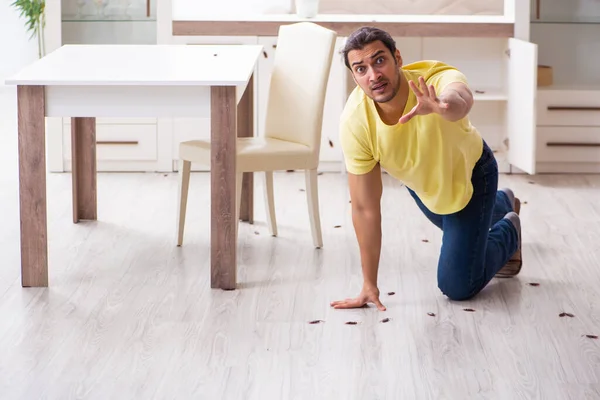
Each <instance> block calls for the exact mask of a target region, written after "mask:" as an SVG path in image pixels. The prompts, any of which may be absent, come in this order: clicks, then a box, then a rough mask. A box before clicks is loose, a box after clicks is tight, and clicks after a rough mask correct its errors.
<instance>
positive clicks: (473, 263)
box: [408, 141, 518, 300]
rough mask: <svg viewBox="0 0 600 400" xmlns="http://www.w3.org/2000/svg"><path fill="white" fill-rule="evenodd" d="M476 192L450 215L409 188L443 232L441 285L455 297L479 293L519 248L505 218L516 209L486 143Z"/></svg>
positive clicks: (475, 177)
mask: <svg viewBox="0 0 600 400" xmlns="http://www.w3.org/2000/svg"><path fill="white" fill-rule="evenodd" d="M471 182H472V184H473V196H472V198H471V200H470V201H469V203H468V204H467V206H466V207H465V208H463V209H462V210H460V211H458V212H456V213H454V214H450V215H438V214H434V213H432V212H431V211H429V210H428V209H427V207H425V205H424V204H423V203H422V202H421V200H420V199H419V197H418V196H417V195H416V193H415V192H413V191H412V190H411V189H410V188H409V189H408V191H409V193H410V194H411V196H412V197H413V198H414V199H415V201H416V202H417V205H418V206H419V208H420V209H421V211H423V213H424V214H425V216H426V217H427V218H428V219H429V220H430V221H431V222H432V223H434V224H435V225H436V226H437V227H438V228H440V229H441V230H442V232H443V236H442V248H441V252H440V258H439V262H438V272H437V280H438V287H439V288H440V290H441V291H442V293H444V294H445V295H446V296H448V297H449V298H450V299H452V300H467V299H470V298H471V297H473V296H475V295H476V294H477V293H479V292H480V291H481V290H482V289H483V288H484V287H485V286H486V285H487V284H488V283H489V282H490V280H491V279H492V278H493V277H494V275H495V274H496V273H497V272H498V271H499V270H500V269H501V268H502V267H503V266H504V264H506V262H507V261H508V260H509V259H510V258H511V256H512V255H513V254H514V253H515V251H517V246H518V233H517V230H516V229H515V227H514V225H513V224H512V223H511V222H510V221H509V220H507V219H504V216H505V215H506V214H507V213H508V212H510V211H513V209H512V205H511V203H510V200H509V199H508V197H507V196H506V194H505V193H504V192H501V191H498V190H497V189H498V164H497V162H496V158H495V157H494V153H493V152H492V151H491V150H490V148H489V147H488V145H487V144H486V143H485V141H484V142H483V152H482V155H481V158H480V159H479V161H478V162H477V163H476V165H475V167H474V168H473V175H472V178H471Z"/></svg>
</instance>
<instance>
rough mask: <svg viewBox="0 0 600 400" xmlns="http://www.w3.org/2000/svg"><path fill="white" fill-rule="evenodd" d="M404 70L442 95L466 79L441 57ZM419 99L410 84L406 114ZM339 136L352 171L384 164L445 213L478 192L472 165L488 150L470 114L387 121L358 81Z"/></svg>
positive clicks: (436, 210) (425, 201)
mask: <svg viewBox="0 0 600 400" xmlns="http://www.w3.org/2000/svg"><path fill="white" fill-rule="evenodd" d="M401 72H403V73H404V76H405V77H406V78H407V80H412V81H414V82H415V83H416V84H417V87H419V82H418V77H419V76H423V78H424V79H425V82H427V84H431V85H433V86H434V87H435V90H436V94H438V95H440V94H441V93H442V91H443V90H444V88H445V87H446V85H448V84H449V83H452V82H464V83H467V79H466V77H465V76H464V75H463V74H462V73H461V72H460V71H458V70H457V69H456V68H454V67H452V66H449V65H447V64H444V63H441V62H439V61H420V62H416V63H412V64H408V65H405V66H403V67H402V68H401ZM416 104H417V98H416V96H415V94H414V92H413V91H412V90H411V89H409V95H408V100H407V103H406V107H405V110H404V113H403V114H406V113H407V112H408V111H410V110H411V109H412V108H413V107H414V106H415V105H416ZM340 141H341V144H342V149H343V152H344V157H345V163H346V168H347V170H348V172H350V173H352V174H357V175H361V174H365V173H367V172H369V171H371V170H372V168H373V167H374V166H375V165H376V164H377V163H379V164H380V166H381V167H382V168H383V169H384V170H386V171H387V172H388V173H389V174H390V175H391V176H393V177H395V178H397V179H399V180H401V181H402V182H404V184H405V185H406V186H408V187H409V188H410V189H412V190H413V191H414V192H415V193H416V194H417V195H418V196H419V198H420V199H421V201H422V202H423V204H425V206H426V207H427V208H428V209H429V210H430V211H432V212H434V213H436V214H440V215H446V214H452V213H454V212H457V211H460V210H461V209H463V208H464V207H465V206H466V205H467V203H468V202H469V200H470V199H471V195H472V193H473V186H472V184H471V173H472V170H473V166H474V165H475V163H476V162H477V160H479V158H480V157H481V154H482V151H483V140H482V138H481V136H480V134H479V132H478V131H477V129H476V128H475V127H473V125H471V122H470V121H469V119H468V117H465V118H463V119H462V120H460V121H457V122H450V121H447V120H445V119H444V118H443V117H442V116H440V115H439V114H429V115H425V116H420V115H418V116H415V117H413V118H412V119H411V120H410V121H409V122H407V123H405V124H400V123H397V124H395V125H386V124H384V123H383V121H381V118H380V117H379V114H378V112H377V109H376V108H375V105H374V102H373V100H372V99H371V98H369V97H368V96H367V95H366V94H365V93H364V92H363V90H362V89H361V88H360V87H359V86H357V87H356V88H355V89H354V91H353V92H352V93H351V94H350V96H349V98H348V101H347V102H346V106H345V108H344V111H343V113H342V116H341V121H340Z"/></svg>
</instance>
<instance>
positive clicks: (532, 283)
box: [529, 282, 540, 286]
mask: <svg viewBox="0 0 600 400" xmlns="http://www.w3.org/2000/svg"><path fill="white" fill-rule="evenodd" d="M529 286H540V284H539V283H537V282H530V283H529Z"/></svg>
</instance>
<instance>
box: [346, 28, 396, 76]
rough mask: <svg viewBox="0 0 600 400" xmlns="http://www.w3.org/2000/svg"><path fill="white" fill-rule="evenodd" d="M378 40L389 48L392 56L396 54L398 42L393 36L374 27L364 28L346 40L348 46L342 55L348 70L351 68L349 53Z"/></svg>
mask: <svg viewBox="0 0 600 400" xmlns="http://www.w3.org/2000/svg"><path fill="white" fill-rule="evenodd" d="M377 40H380V41H381V42H382V43H383V44H384V45H385V47H387V48H388V49H389V50H390V52H391V53H392V56H394V55H395V54H396V42H395V41H394V39H393V38H392V36H391V35H390V34H389V33H387V32H386V31H384V30H381V29H379V28H375V27H372V26H363V27H362V28H359V29H357V30H356V31H354V32H352V34H351V35H350V36H348V39H347V40H346V44H345V46H344V48H343V49H342V51H341V53H342V55H343V57H344V64H346V67H348V69H351V68H350V63H349V62H348V53H349V52H351V51H352V50H361V49H363V48H364V47H365V46H366V45H368V44H369V43H373V42H375V41H377Z"/></svg>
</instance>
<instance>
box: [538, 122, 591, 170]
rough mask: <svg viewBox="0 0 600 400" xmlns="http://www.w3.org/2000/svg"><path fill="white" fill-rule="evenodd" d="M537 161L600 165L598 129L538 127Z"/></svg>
mask: <svg viewBox="0 0 600 400" xmlns="http://www.w3.org/2000/svg"><path fill="white" fill-rule="evenodd" d="M537 144H538V146H537V155H536V158H537V161H540V162H592V163H600V127H579V126H572V127H570V126H565V127H558V126H557V127H538V128H537Z"/></svg>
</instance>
